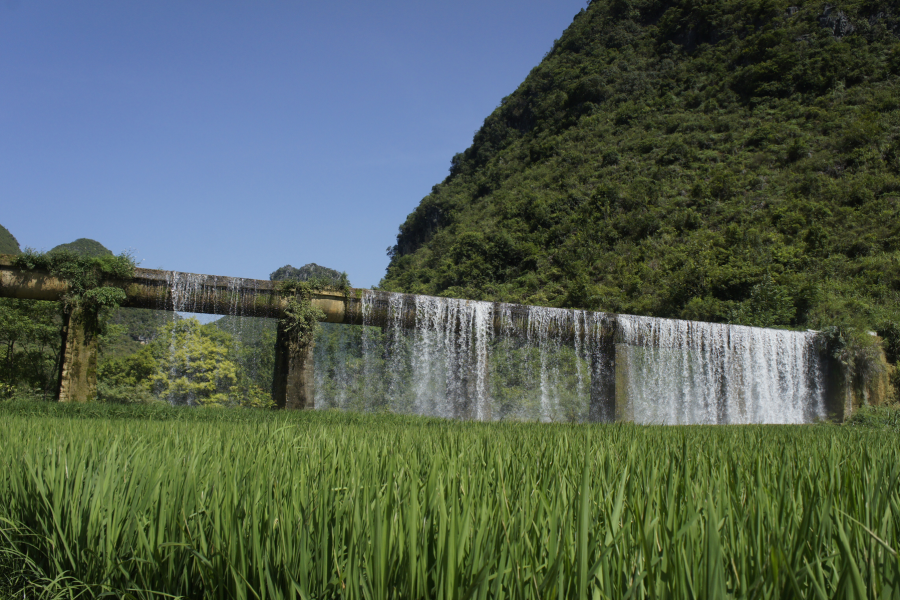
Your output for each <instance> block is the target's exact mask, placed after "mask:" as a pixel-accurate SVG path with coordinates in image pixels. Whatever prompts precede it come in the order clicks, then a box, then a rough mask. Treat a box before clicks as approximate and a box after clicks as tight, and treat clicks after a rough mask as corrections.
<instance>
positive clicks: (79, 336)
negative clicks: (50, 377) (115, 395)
mask: <svg viewBox="0 0 900 600" xmlns="http://www.w3.org/2000/svg"><path fill="white" fill-rule="evenodd" d="M99 334H100V324H99V322H98V320H97V318H96V316H94V315H92V314H90V313H87V312H85V311H84V310H82V309H80V308H73V309H72V310H71V311H69V312H68V313H67V314H65V315H63V330H62V353H63V355H62V360H61V361H60V368H59V385H58V391H59V393H58V396H57V397H58V398H59V401H60V402H89V401H91V400H94V399H96V398H97V354H98V350H99V342H100V335H99Z"/></svg>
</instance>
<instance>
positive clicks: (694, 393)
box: [316, 291, 825, 424]
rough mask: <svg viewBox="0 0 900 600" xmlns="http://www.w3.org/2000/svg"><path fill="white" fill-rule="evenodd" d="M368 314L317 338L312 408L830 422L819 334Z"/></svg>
mask: <svg viewBox="0 0 900 600" xmlns="http://www.w3.org/2000/svg"><path fill="white" fill-rule="evenodd" d="M360 306H361V308H360V315H361V323H359V325H361V326H362V327H361V328H358V329H359V330H360V333H358V334H355V335H356V338H354V337H353V334H350V333H343V334H342V337H341V339H342V340H343V341H342V342H341V343H340V344H335V343H332V344H330V346H329V347H328V348H327V349H325V348H320V345H321V342H320V341H317V344H318V345H317V350H316V352H317V354H316V381H317V386H318V387H317V390H318V391H317V397H316V406H319V407H341V408H350V407H352V408H357V409H359V408H362V409H364V410H391V411H395V412H406V413H415V414H422V415H432V416H441V417H456V418H466V419H477V420H495V419H510V418H512V419H526V420H543V421H572V420H604V421H608V420H612V419H614V418H626V419H629V420H634V421H637V422H640V423H668V424H676V423H803V422H810V421H815V420H818V419H821V418H824V416H825V409H824V400H823V398H824V394H823V389H822V385H821V379H822V377H821V366H820V364H819V357H818V354H817V352H816V350H815V348H814V343H815V339H816V337H815V334H812V333H798V332H790V331H779V330H770V329H759V328H751V327H740V326H729V325H717V324H711V323H695V322H688V321H676V320H667V319H653V318H645V317H630V316H626V315H607V314H604V313H596V312H588V311H580V310H564V309H555V308H544V307H535V306H519V305H510V304H502V303H500V304H492V303H489V302H475V301H466V300H459V299H454V298H435V297H431V296H413V295H402V294H390V293H387V292H369V291H366V292H363V294H362V297H361V299H360ZM376 323H377V324H379V326H376ZM335 329H341V330H342V331H348V330H353V329H357V328H352V327H350V328H348V327H340V326H335ZM616 331H618V333H616ZM329 335H331V336H334V335H336V334H329ZM354 340H356V341H354ZM336 349H337V351H338V352H339V353H340V356H334V355H333V354H334V352H335V350H336ZM326 352H327V353H328V356H326ZM617 362H618V364H617ZM356 364H358V365H360V367H359V368H355V367H353V365H356ZM340 365H343V366H340ZM339 366H340V367H339ZM617 371H618V373H619V377H617V376H616V375H617Z"/></svg>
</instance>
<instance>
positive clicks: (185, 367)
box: [99, 317, 274, 406]
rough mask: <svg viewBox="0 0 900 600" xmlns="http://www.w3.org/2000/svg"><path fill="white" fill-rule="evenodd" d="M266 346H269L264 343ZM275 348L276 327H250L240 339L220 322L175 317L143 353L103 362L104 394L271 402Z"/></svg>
mask: <svg viewBox="0 0 900 600" xmlns="http://www.w3.org/2000/svg"><path fill="white" fill-rule="evenodd" d="M248 320H251V319H248ZM252 321H262V320H260V319H252ZM242 338H245V339H246V340H247V342H248V343H246V344H244V343H242ZM264 345H268V348H260V346H264ZM273 347H274V328H270V327H257V328H256V329H254V330H251V328H250V327H248V329H247V335H246V336H241V338H237V337H236V336H234V335H232V334H231V333H229V331H227V328H224V327H221V326H220V325H219V324H217V323H215V322H213V323H209V324H206V325H201V324H200V322H199V321H197V319H194V318H187V319H185V318H180V317H178V318H175V319H172V318H171V317H170V319H169V321H168V322H167V323H165V324H163V325H162V326H161V327H160V328H159V329H158V330H157V332H156V333H155V334H154V335H153V339H152V341H150V342H149V343H146V344H144V345H143V346H142V347H141V348H140V349H139V350H138V351H137V352H134V353H131V354H124V355H120V356H117V357H115V358H110V357H107V358H106V359H105V360H103V361H102V362H101V365H100V371H99V394H100V399H101V400H104V401H108V402H125V403H129V402H150V401H154V400H165V401H167V402H169V403H170V404H176V405H216V406H231V405H243V406H269V405H270V404H271V402H272V400H271V396H270V393H271V373H272V364H271V359H269V360H268V361H266V360H265V359H266V358H268V355H271V354H273ZM260 352H262V353H263V354H264V355H265V356H262V357H260V356H258V354H260ZM260 358H262V359H263V360H262V361H260ZM260 362H263V363H267V364H262V365H260V364H259V363H260Z"/></svg>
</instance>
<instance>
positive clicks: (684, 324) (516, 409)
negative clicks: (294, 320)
mask: <svg viewBox="0 0 900 600" xmlns="http://www.w3.org/2000/svg"><path fill="white" fill-rule="evenodd" d="M110 284H113V285H118V286H120V287H122V288H123V289H124V290H125V291H126V296H127V300H126V302H125V306H129V307H139V308H150V309H155V310H167V311H177V312H194V313H212V314H220V315H230V316H231V317H235V318H247V317H263V318H269V319H272V318H279V317H281V316H282V315H283V311H284V307H285V302H286V300H285V299H284V298H282V297H281V294H280V293H279V292H278V289H277V286H276V284H275V283H274V282H270V281H261V280H254V279H241V278H234V277H218V276H211V275H199V274H193V273H180V272H174V271H155V270H150V269H137V273H136V276H135V278H134V279H133V280H129V281H124V282H110ZM66 289H67V287H66V284H65V282H63V281H60V280H58V279H56V278H53V277H51V276H48V275H47V274H41V273H35V272H27V271H19V270H16V269H15V267H12V265H11V262H10V260H9V259H8V257H0V296H4V297H12V298H30V299H40V300H57V299H59V298H60V297H61V296H62V295H63V294H64V293H65V291H66ZM312 303H313V304H314V305H315V306H317V307H319V308H320V309H321V310H322V311H323V312H324V314H325V317H326V318H325V321H326V325H324V326H323V328H322V331H321V332H320V334H319V335H318V337H317V340H316V343H315V349H314V354H313V356H312V359H311V360H310V361H307V362H303V361H300V362H298V363H297V365H295V366H290V365H289V366H287V367H286V368H287V369H288V371H287V373H288V374H287V375H284V374H282V375H279V374H278V373H277V372H276V374H275V376H274V377H275V379H276V380H278V379H279V377H283V376H287V377H293V378H294V379H292V381H293V382H294V383H292V385H295V388H296V389H299V390H300V392H296V393H295V392H292V393H294V395H295V396H296V395H297V394H300V395H301V396H302V397H303V398H304V400H303V402H302V403H300V404H296V403H295V404H294V406H301V407H310V406H315V407H317V408H328V407H336V408H346V409H358V410H390V411H396V412H405V413H416V414H422V415H433V416H441V417H452V418H462V419H477V420H502V419H522V420H541V421H601V422H611V421H616V420H629V421H635V422H638V423H660V424H687V423H809V422H814V421H818V420H822V419H824V418H837V419H843V418H844V417H845V416H847V415H848V414H849V412H850V409H851V406H850V392H849V387H848V384H847V381H848V379H847V376H846V374H842V373H843V371H841V366H840V365H836V364H835V361H834V360H833V359H830V358H829V357H828V356H826V355H825V354H824V348H823V346H824V344H823V343H822V340H821V339H820V338H819V336H818V335H817V334H816V333H815V332H795V331H785V330H774V329H761V328H754V327H744V326H737V325H722V324H715V323H701V322H693V321H680V320H672V319H659V318H650V317H637V316H629V315H615V314H607V313H600V312H589V311H582V310H572V309H556V308H547V307H539V306H524V305H518V304H505V303H496V302H493V303H492V302H478V301H470V300H461V299H456V298H437V297H431V296H417V295H412V294H395V293H389V292H382V291H372V290H350V291H349V294H347V295H345V294H342V293H338V292H329V291H322V292H316V293H314V294H313V297H312ZM338 324H340V325H341V326H338ZM346 325H351V327H346ZM233 333H234V332H233ZM238 335H239V332H238ZM277 346H278V342H276V347H277ZM174 350H175V349H173V352H174ZM309 362H311V363H313V364H312V365H310V364H308V363H309ZM307 371H308V373H307ZM282 383H283V382H282ZM282 387H283V386H282ZM297 397H300V396H297ZM276 401H277V398H276ZM279 405H280V406H291V404H290V402H288V403H286V404H285V403H281V404H279Z"/></svg>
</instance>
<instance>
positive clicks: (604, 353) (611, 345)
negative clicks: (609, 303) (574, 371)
mask: <svg viewBox="0 0 900 600" xmlns="http://www.w3.org/2000/svg"><path fill="white" fill-rule="evenodd" d="M590 356H591V403H590V409H589V410H590V420H591V421H595V422H600V423H612V422H614V421H615V420H616V419H617V414H616V331H615V329H614V328H612V327H609V328H608V329H606V331H604V335H602V336H601V337H600V342H599V343H598V344H597V345H596V346H595V347H593V348H591V354H590ZM623 389H625V388H623Z"/></svg>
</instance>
